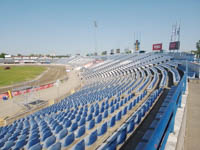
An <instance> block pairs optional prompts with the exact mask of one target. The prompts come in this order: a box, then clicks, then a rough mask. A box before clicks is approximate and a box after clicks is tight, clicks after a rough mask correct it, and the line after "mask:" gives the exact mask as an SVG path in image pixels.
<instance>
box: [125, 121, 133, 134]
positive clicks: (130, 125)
mask: <svg viewBox="0 0 200 150" xmlns="http://www.w3.org/2000/svg"><path fill="white" fill-rule="evenodd" d="M134 127H135V123H134V120H130V121H129V122H128V125H127V131H126V132H127V133H130V132H132V131H133V130H134Z"/></svg>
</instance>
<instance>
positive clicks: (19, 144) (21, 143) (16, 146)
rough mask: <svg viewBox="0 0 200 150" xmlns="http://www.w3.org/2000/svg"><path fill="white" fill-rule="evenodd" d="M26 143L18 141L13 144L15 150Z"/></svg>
mask: <svg viewBox="0 0 200 150" xmlns="http://www.w3.org/2000/svg"><path fill="white" fill-rule="evenodd" d="M26 143H27V141H26V140H20V141H18V142H17V143H16V144H15V148H16V149H20V148H22V147H23V146H24V145H26Z"/></svg>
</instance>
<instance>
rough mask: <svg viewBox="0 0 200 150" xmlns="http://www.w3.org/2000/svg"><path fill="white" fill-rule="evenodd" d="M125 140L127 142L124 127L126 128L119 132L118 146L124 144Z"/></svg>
mask: <svg viewBox="0 0 200 150" xmlns="http://www.w3.org/2000/svg"><path fill="white" fill-rule="evenodd" d="M125 140H126V126H124V127H123V128H122V129H121V130H120V132H119V134H118V136H117V144H118V145H119V144H122V143H123V142H124V141H125Z"/></svg>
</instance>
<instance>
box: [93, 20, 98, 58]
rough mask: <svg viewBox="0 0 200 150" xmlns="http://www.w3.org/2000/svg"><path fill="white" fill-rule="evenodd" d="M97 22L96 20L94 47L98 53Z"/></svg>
mask: <svg viewBox="0 0 200 150" xmlns="http://www.w3.org/2000/svg"><path fill="white" fill-rule="evenodd" d="M97 27H98V25H97V22H96V21H94V49H95V53H96V54H97V52H98V47H97Z"/></svg>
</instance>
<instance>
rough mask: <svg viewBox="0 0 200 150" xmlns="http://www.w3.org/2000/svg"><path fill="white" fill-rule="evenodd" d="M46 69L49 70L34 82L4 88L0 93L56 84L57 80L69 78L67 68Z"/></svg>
mask: <svg viewBox="0 0 200 150" xmlns="http://www.w3.org/2000/svg"><path fill="white" fill-rule="evenodd" d="M46 67H47V70H46V71H45V72H43V73H42V74H41V75H39V76H38V77H36V78H35V79H34V80H32V81H29V82H22V83H18V84H15V85H11V86H6V87H2V88H0V93H3V92H7V91H8V90H13V89H18V88H20V87H32V86H39V85H44V84H48V83H52V82H55V81H56V80H57V79H60V80H62V79H66V78H67V73H66V69H65V66H53V65H46Z"/></svg>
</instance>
